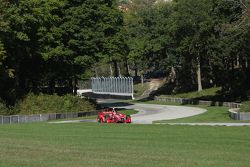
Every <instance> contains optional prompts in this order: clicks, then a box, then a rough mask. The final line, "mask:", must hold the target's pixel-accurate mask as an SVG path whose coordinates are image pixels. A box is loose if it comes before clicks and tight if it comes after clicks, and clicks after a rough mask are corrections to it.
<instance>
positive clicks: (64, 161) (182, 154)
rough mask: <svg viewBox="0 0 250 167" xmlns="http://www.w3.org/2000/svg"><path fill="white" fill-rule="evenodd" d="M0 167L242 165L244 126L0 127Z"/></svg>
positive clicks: (249, 149)
mask: <svg viewBox="0 0 250 167" xmlns="http://www.w3.org/2000/svg"><path fill="white" fill-rule="evenodd" d="M0 131H1V135H0V148H1V151H0V166H1V167H34V166H53V167H69V166H72V167H82V166H86V167H99V166H102V167H112V166H116V167H117V166H119V167H134V166H135V167H167V166H169V167H194V166H199V167H215V166H216V167H217V166H219V167H235V166H237V167H241V166H242V167H246V166H249V163H250V159H249V154H250V133H249V131H250V128H249V127H206V126H205V127H203V126H202V127H201V126H197V127H193V126H168V125H128V124H97V123H75V124H48V123H33V124H19V125H18V124H15V125H2V126H0Z"/></svg>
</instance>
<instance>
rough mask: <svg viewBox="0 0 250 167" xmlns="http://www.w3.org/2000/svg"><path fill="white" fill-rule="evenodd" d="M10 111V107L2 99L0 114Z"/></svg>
mask: <svg viewBox="0 0 250 167" xmlns="http://www.w3.org/2000/svg"><path fill="white" fill-rule="evenodd" d="M7 113H8V108H7V107H6V105H5V103H4V102H3V101H1V99H0V115H6V114H7Z"/></svg>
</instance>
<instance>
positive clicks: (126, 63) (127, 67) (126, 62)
mask: <svg viewBox="0 0 250 167" xmlns="http://www.w3.org/2000/svg"><path fill="white" fill-rule="evenodd" d="M124 66H125V76H127V77H128V76H129V75H130V73H129V65H128V60H127V59H126V60H125V63H124Z"/></svg>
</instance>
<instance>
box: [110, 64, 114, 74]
mask: <svg viewBox="0 0 250 167" xmlns="http://www.w3.org/2000/svg"><path fill="white" fill-rule="evenodd" d="M109 71H110V76H111V77H113V76H114V74H113V69H112V62H109Z"/></svg>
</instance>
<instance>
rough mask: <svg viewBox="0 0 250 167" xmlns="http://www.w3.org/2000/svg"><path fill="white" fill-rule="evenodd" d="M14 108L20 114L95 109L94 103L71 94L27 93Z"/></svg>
mask: <svg viewBox="0 0 250 167" xmlns="http://www.w3.org/2000/svg"><path fill="white" fill-rule="evenodd" d="M16 108H17V110H18V111H19V113H20V114H38V113H64V112H80V111H86V112H88V111H93V110H95V105H94V104H93V103H92V102H90V101H88V100H86V99H81V98H79V97H77V96H73V95H65V96H58V95H46V94H40V95H34V94H28V95H27V96H26V97H25V98H24V99H23V100H21V101H20V102H19V103H18V104H17V106H16Z"/></svg>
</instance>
